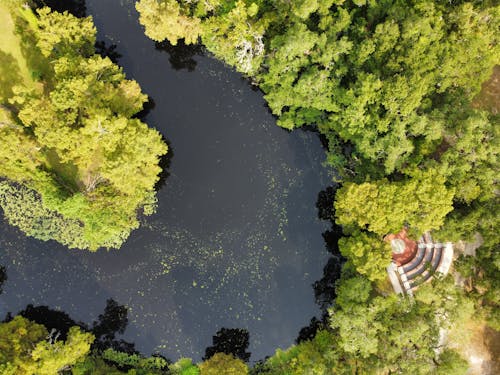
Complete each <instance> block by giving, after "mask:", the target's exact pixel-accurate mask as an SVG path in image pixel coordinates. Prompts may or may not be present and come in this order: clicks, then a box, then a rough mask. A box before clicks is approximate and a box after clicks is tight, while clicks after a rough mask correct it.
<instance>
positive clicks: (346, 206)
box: [335, 169, 453, 235]
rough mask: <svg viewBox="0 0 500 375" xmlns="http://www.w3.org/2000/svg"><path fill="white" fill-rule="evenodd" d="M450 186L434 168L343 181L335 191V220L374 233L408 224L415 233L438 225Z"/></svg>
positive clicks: (444, 212)
mask: <svg viewBox="0 0 500 375" xmlns="http://www.w3.org/2000/svg"><path fill="white" fill-rule="evenodd" d="M452 199H453V189H448V188H447V187H446V186H445V178H444V177H443V176H442V175H440V174H439V172H438V171H437V170H434V169H429V170H426V171H423V172H420V171H416V172H415V173H414V176H413V178H412V179H405V180H403V181H397V182H389V181H388V180H387V179H384V180H378V181H373V182H365V183H362V184H356V183H350V182H348V183H345V184H344V185H343V186H342V188H341V189H339V190H338V191H337V196H336V202H335V209H336V222H337V224H340V225H343V226H348V227H349V228H351V227H353V226H354V227H355V226H357V227H359V228H363V229H365V228H366V229H367V230H368V231H370V232H374V233H377V234H378V235H385V234H388V233H394V232H399V230H401V228H402V227H403V226H404V225H405V224H408V225H409V226H410V228H412V230H413V231H414V232H415V233H422V232H424V231H428V230H431V229H439V228H440V227H441V226H442V225H443V222H444V218H445V216H446V215H447V214H448V213H449V212H450V211H451V210H452V209H453V207H452Z"/></svg>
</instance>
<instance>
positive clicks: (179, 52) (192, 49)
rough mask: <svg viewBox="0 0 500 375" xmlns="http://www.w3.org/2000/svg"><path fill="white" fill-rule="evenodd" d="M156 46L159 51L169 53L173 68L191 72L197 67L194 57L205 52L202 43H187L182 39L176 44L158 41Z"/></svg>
mask: <svg viewBox="0 0 500 375" xmlns="http://www.w3.org/2000/svg"><path fill="white" fill-rule="evenodd" d="M155 48H156V49H157V50H158V51H164V52H166V53H168V55H169V58H168V61H169V62H170V66H171V67H172V68H173V69H175V70H181V69H186V70H187V71H189V72H192V71H194V69H195V68H196V60H195V59H194V57H195V56H199V55H201V54H202V53H203V47H202V46H201V45H200V44H194V45H193V44H191V45H186V44H185V43H184V41H183V40H180V41H179V42H178V43H177V45H176V46H173V45H172V44H170V42H169V41H164V42H156V43H155Z"/></svg>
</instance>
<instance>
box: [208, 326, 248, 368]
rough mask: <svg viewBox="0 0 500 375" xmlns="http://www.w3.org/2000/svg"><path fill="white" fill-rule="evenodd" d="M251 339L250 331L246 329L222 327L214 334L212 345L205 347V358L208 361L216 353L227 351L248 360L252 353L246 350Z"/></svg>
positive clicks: (226, 352)
mask: <svg viewBox="0 0 500 375" xmlns="http://www.w3.org/2000/svg"><path fill="white" fill-rule="evenodd" d="M249 340H250V333H249V332H248V331H247V330H246V329H240V328H221V329H220V330H219V331H217V333H216V335H215V336H212V346H209V347H207V348H206V349H205V356H204V357H203V360H204V361H206V360H207V359H209V358H211V357H212V356H214V355H215V354H216V353H225V354H232V355H233V356H234V357H235V358H239V359H241V360H242V361H245V362H248V360H249V359H250V356H251V355H252V353H250V352H247V351H246V350H247V349H248V346H249V345H250V341H249Z"/></svg>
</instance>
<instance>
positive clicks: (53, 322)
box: [17, 304, 87, 340]
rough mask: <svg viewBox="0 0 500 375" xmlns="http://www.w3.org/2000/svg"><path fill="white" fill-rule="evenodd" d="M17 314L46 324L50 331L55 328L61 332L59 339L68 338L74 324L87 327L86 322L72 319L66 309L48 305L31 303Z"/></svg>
mask: <svg viewBox="0 0 500 375" xmlns="http://www.w3.org/2000/svg"><path fill="white" fill-rule="evenodd" d="M17 315H21V316H23V317H24V318H26V319H28V320H31V321H32V322H36V323H38V324H41V325H44V326H45V327H46V328H47V329H48V330H49V331H50V330H52V329H55V330H56V331H57V332H58V333H59V339H61V340H66V337H67V335H68V331H69V329H70V328H71V327H73V326H79V327H81V328H83V329H86V328H87V327H86V326H85V324H84V323H81V322H79V323H77V322H76V321H74V320H73V319H71V317H70V316H69V315H68V314H66V313H65V312H64V311H58V310H53V309H51V308H49V307H48V306H33V305H31V304H29V305H28V306H26V308H25V309H24V310H22V311H19V312H18V313H17Z"/></svg>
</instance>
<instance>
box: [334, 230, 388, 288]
mask: <svg viewBox="0 0 500 375" xmlns="http://www.w3.org/2000/svg"><path fill="white" fill-rule="evenodd" d="M339 249H340V252H341V254H342V255H343V256H344V257H346V258H347V259H349V261H350V262H352V264H353V265H354V267H356V270H357V271H358V272H359V273H360V274H362V275H365V276H366V277H367V278H368V279H370V280H371V281H376V280H384V279H385V278H386V277H387V272H386V267H387V266H388V265H389V263H390V262H391V259H392V250H391V246H390V245H389V244H388V243H387V242H385V241H383V240H382V238H380V237H379V236H374V235H372V234H369V233H364V232H359V231H357V232H355V233H353V234H352V235H351V236H350V237H342V238H341V239H340V240H339Z"/></svg>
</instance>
